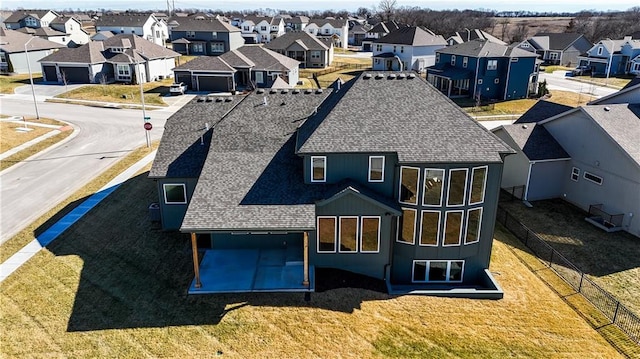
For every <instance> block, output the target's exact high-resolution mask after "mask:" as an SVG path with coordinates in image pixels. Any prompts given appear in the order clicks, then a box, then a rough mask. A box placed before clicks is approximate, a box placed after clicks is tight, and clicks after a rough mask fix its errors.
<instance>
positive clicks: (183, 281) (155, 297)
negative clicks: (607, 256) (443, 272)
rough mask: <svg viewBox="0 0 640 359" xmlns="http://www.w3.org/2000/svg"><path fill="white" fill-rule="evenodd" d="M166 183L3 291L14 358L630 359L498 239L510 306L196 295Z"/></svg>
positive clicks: (119, 195)
mask: <svg viewBox="0 0 640 359" xmlns="http://www.w3.org/2000/svg"><path fill="white" fill-rule="evenodd" d="M156 200H157V194H156V186H155V184H154V182H153V181H151V180H149V179H147V178H146V174H143V175H141V176H138V177H136V178H134V179H132V180H130V181H128V182H126V183H125V184H123V185H122V186H121V187H120V188H119V189H118V190H117V191H116V192H115V193H114V194H112V195H111V196H110V197H108V198H107V199H105V200H104V201H103V202H102V203H101V204H100V205H98V207H96V208H95V209H94V210H93V211H91V212H90V213H89V214H88V215H87V216H85V217H84V218H83V219H82V220H81V221H79V222H78V223H76V224H75V225H74V226H73V227H71V228H70V229H69V230H68V231H67V232H65V233H64V234H63V235H62V236H61V237H60V238H58V239H57V240H56V241H55V242H53V243H52V245H50V246H49V248H48V249H47V250H43V251H41V252H40V253H38V254H37V255H36V256H35V257H34V258H33V259H32V260H31V261H29V262H28V263H26V264H25V265H24V266H23V267H21V268H20V269H19V270H18V271H17V272H16V273H15V274H13V275H12V276H10V277H9V278H7V279H6V280H5V281H4V282H3V283H1V284H0V288H1V291H0V306H1V307H2V308H3V310H2V312H3V315H2V317H1V318H0V340H1V341H2V343H3V348H2V350H3V353H4V355H6V356H7V357H21V356H59V357H212V356H219V355H221V356H226V357H230V358H256V357H274V358H306V357H324V358H334V357H342V358H368V357H386V358H430V357H431V358H453V357H456V358H504V357H535V358H548V357H556V358H583V357H593V356H594V354H595V355H597V356H598V357H600V358H620V357H621V355H620V354H619V353H618V352H617V351H616V350H615V349H614V348H613V347H612V346H611V345H609V344H608V343H607V342H606V341H605V340H604V339H603V338H602V337H601V336H600V335H599V334H598V333H597V332H596V331H595V330H594V329H593V328H592V327H591V326H590V325H589V324H588V323H587V322H585V320H584V319H582V318H581V317H580V316H578V315H577V314H576V313H575V312H574V311H573V310H572V309H571V307H570V306H569V305H567V304H566V303H565V302H564V301H563V300H562V299H560V298H559V297H558V296H557V295H556V294H555V293H554V292H553V291H552V290H551V289H550V288H549V287H548V286H547V285H546V284H545V283H544V282H543V281H541V280H540V279H539V278H538V277H537V276H536V275H534V274H533V273H532V272H531V271H530V270H529V269H527V267H526V266H525V265H523V264H522V262H521V261H520V260H519V259H518V258H517V257H516V256H515V255H514V254H513V252H512V251H511V250H510V249H509V248H508V246H507V244H505V243H504V242H503V241H497V242H495V246H494V251H493V255H492V264H491V270H492V272H493V273H494V274H495V276H496V277H497V280H498V281H499V282H500V284H501V285H502V287H503V288H504V290H505V297H504V299H502V300H498V301H490V300H471V299H454V298H436V297H426V296H400V297H391V296H388V295H386V294H382V293H378V292H373V291H368V290H362V289H352V288H344V289H336V290H329V291H326V292H322V293H315V294H312V296H311V298H312V300H311V302H308V303H307V302H304V301H303V300H302V294H295V293H289V294H284V293H281V294H274V293H263V294H227V295H209V296H185V290H186V288H187V286H188V285H189V282H190V281H191V279H192V274H191V273H192V268H191V258H190V256H191V254H190V246H189V241H188V239H187V238H186V237H184V236H182V235H179V234H175V233H167V232H161V231H154V230H152V229H151V224H150V223H149V221H148V219H147V217H146V212H147V206H148V203H149V202H151V201H156Z"/></svg>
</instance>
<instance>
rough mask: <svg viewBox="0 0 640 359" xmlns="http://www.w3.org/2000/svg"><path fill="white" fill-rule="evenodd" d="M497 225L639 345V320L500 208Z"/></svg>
mask: <svg viewBox="0 0 640 359" xmlns="http://www.w3.org/2000/svg"><path fill="white" fill-rule="evenodd" d="M496 220H497V221H498V223H501V224H502V225H504V226H505V227H506V228H507V229H508V230H509V231H510V232H511V233H513V235H515V236H516V237H517V238H518V239H519V240H520V241H521V242H522V243H524V245H525V246H526V247H527V248H529V249H530V250H531V251H532V252H533V253H534V254H535V255H536V256H537V257H538V258H539V259H540V260H541V261H543V262H544V263H546V265H547V266H548V267H549V268H551V269H552V270H553V271H554V272H556V273H557V274H558V275H559V276H560V277H561V278H562V279H564V281H565V282H567V284H569V285H570V286H571V287H572V288H573V289H574V290H575V291H576V293H579V294H580V295H582V296H583V297H584V298H585V299H587V300H588V301H589V302H591V304H593V305H594V306H595V307H596V308H597V309H598V310H600V311H601V312H602V313H603V314H604V315H605V317H606V318H607V319H608V320H609V321H610V322H611V323H612V324H615V325H616V326H618V327H619V328H620V329H621V330H622V331H624V332H625V333H626V334H627V335H628V336H629V337H630V338H631V339H632V340H633V341H635V342H637V343H639V344H640V317H638V316H637V315H636V314H634V313H633V312H631V310H629V309H628V308H627V307H625V306H624V305H623V304H621V303H620V302H619V301H618V300H616V299H615V298H614V297H613V296H612V295H611V294H610V293H609V292H607V291H606V290H604V289H602V288H601V287H600V286H598V285H597V284H596V283H594V282H593V281H592V280H591V279H589V278H588V277H587V276H585V274H584V273H583V272H582V271H580V270H579V269H578V268H577V267H576V266H575V265H573V264H572V263H571V262H570V261H569V260H568V259H566V258H565V257H564V256H563V255H562V254H560V252H558V251H556V250H555V249H553V248H552V247H551V246H550V245H549V244H547V243H546V242H545V241H544V240H542V239H541V238H540V237H539V236H538V235H537V234H536V233H535V232H533V231H531V230H530V229H529V228H527V226H525V225H524V224H522V223H521V222H520V221H518V219H516V218H515V217H513V216H512V215H511V214H509V212H507V211H506V210H505V209H504V208H502V207H501V206H498V214H497V219H496Z"/></svg>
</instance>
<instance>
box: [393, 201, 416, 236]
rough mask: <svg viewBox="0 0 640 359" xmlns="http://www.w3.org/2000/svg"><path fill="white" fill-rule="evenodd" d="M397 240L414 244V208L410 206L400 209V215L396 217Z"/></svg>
mask: <svg viewBox="0 0 640 359" xmlns="http://www.w3.org/2000/svg"><path fill="white" fill-rule="evenodd" d="M398 221H399V224H398V238H397V241H398V242H402V243H407V244H414V243H415V238H414V236H415V233H416V210H415V209H410V208H403V209H402V217H399V218H398Z"/></svg>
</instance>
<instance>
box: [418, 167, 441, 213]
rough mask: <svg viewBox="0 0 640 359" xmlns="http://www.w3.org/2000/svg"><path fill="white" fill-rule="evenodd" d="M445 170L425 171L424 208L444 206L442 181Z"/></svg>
mask: <svg viewBox="0 0 640 359" xmlns="http://www.w3.org/2000/svg"><path fill="white" fill-rule="evenodd" d="M443 180H444V170H441V169H433V168H426V169H425V170H424V192H422V205H423V206H441V205H442V190H443V186H442V181H443Z"/></svg>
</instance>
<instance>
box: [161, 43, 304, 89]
mask: <svg viewBox="0 0 640 359" xmlns="http://www.w3.org/2000/svg"><path fill="white" fill-rule="evenodd" d="M299 65H300V63H299V62H298V61H295V60H293V59H290V58H288V57H286V56H284V55H281V54H279V53H277V52H274V51H271V50H269V49H266V48H264V47H263V46H262V45H245V46H241V47H239V48H237V49H235V50H231V51H228V52H226V53H224V54H222V55H220V56H201V57H198V58H196V59H193V60H191V61H189V62H187V63H184V64H182V65H180V66H178V67H176V68H174V69H173V71H174V74H175V78H176V81H177V82H184V83H185V84H186V85H187V86H188V87H189V88H190V89H192V90H194V91H210V92H230V91H236V90H241V89H246V88H250V89H253V88H255V87H273V86H274V82H275V81H277V80H278V79H281V80H283V81H284V84H286V86H281V87H287V88H291V87H294V86H295V85H296V83H297V82H298V78H299V74H298V68H299Z"/></svg>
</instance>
